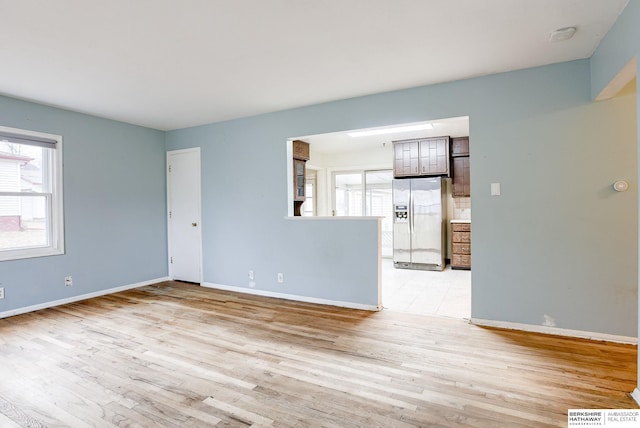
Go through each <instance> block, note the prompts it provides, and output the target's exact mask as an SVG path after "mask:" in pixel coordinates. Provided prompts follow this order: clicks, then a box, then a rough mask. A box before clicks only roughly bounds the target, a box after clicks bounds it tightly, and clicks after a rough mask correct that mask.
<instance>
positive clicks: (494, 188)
mask: <svg viewBox="0 0 640 428" xmlns="http://www.w3.org/2000/svg"><path fill="white" fill-rule="evenodd" d="M491 196H500V183H491Z"/></svg>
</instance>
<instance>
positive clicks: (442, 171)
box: [420, 137, 449, 175]
mask: <svg viewBox="0 0 640 428" xmlns="http://www.w3.org/2000/svg"><path fill="white" fill-rule="evenodd" d="M448 153H449V138H448V137H447V138H429V139H426V140H421V141H420V174H421V175H446V174H449V156H448Z"/></svg>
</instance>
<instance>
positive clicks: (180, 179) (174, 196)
mask: <svg viewBox="0 0 640 428" xmlns="http://www.w3.org/2000/svg"><path fill="white" fill-rule="evenodd" d="M167 193H168V197H167V199H168V205H169V220H168V223H169V276H170V277H171V278H172V279H174V280H180V281H189V282H196V283H200V282H201V281H202V273H201V266H202V262H201V259H202V256H201V254H202V251H201V248H202V238H201V227H200V148H195V149H186V150H175V151H170V152H168V153H167Z"/></svg>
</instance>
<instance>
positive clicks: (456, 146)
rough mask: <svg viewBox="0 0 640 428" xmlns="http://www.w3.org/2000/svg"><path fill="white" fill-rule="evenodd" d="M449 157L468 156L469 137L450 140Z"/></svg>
mask: <svg viewBox="0 0 640 428" xmlns="http://www.w3.org/2000/svg"><path fill="white" fill-rule="evenodd" d="M451 156H452V157H456V156H469V137H457V138H452V139H451Z"/></svg>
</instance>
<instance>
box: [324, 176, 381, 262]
mask: <svg viewBox="0 0 640 428" xmlns="http://www.w3.org/2000/svg"><path fill="white" fill-rule="evenodd" d="M392 182H393V171H391V170H368V171H346V172H334V173H333V203H334V208H333V215H335V216H375V217H382V228H381V229H382V230H381V232H382V256H383V257H392V256H393V197H392V191H391V188H392Z"/></svg>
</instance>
